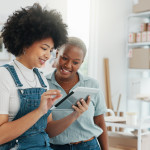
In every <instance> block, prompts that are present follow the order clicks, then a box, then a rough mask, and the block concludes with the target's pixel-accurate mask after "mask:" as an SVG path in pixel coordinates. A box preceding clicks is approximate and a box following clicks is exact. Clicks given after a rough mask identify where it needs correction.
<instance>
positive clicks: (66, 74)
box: [56, 45, 84, 80]
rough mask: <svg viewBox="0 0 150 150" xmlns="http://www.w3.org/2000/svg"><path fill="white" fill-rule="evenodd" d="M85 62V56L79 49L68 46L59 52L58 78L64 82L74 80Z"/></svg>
mask: <svg viewBox="0 0 150 150" xmlns="http://www.w3.org/2000/svg"><path fill="white" fill-rule="evenodd" d="M83 60H84V54H83V51H82V50H81V49H80V48H79V47H76V46H72V45H67V46H66V47H65V48H64V49H61V50H59V51H58V62H57V72H56V76H57V77H58V78H60V79H64V80H71V79H73V78H74V77H75V75H76V74H77V71H78V69H79V68H80V66H81V64H82V62H83Z"/></svg>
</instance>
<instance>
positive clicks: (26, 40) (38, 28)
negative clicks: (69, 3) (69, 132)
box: [0, 3, 88, 150]
mask: <svg viewBox="0 0 150 150" xmlns="http://www.w3.org/2000/svg"><path fill="white" fill-rule="evenodd" d="M1 37H2V38H3V42H4V45H5V47H6V49H7V51H8V52H10V53H11V54H13V55H15V56H16V59H15V60H13V61H12V62H10V63H9V64H5V65H3V66H1V67H0V150H12V149H13V150H14V149H15V150H16V149H19V150H51V148H50V144H49V137H48V134H47V133H46V131H45V129H46V127H47V125H48V126H49V128H51V124H50V120H51V119H49V118H51V110H50V108H51V107H52V105H53V103H54V102H55V101H56V100H57V99H58V98H60V97H61V96H62V95H61V93H60V91H59V90H54V89H53V90H49V86H48V83H47V80H46V79H45V77H44V76H43V75H42V74H41V73H40V72H39V71H38V69H37V68H41V67H42V66H43V65H44V64H45V62H46V61H47V60H48V59H49V58H50V56H51V52H52V51H53V49H56V48H58V47H59V46H61V45H62V44H64V43H66V41H67V26H66V24H64V23H63V21H62V18H61V15H60V14H59V13H58V12H57V11H55V10H50V11H49V10H46V9H45V8H42V7H41V6H40V5H39V4H37V3H36V4H34V5H33V6H30V7H26V8H22V9H21V10H18V11H15V12H14V13H13V15H12V16H10V17H9V18H8V20H7V22H6V23H5V24H4V27H3V29H2V35H1ZM73 108H74V109H75V111H74V112H73V113H72V114H70V115H69V116H67V117H65V118H63V119H61V120H57V121H56V122H54V123H56V124H60V126H56V127H55V128H53V132H55V131H56V133H57V134H60V133H61V132H62V131H64V130H65V129H66V128H67V127H68V126H69V125H70V124H71V123H72V122H73V121H74V120H76V119H77V118H78V117H79V116H80V115H81V114H82V113H83V112H84V111H86V110H87V108H88V104H85V105H84V106H82V107H80V108H77V106H73ZM58 131H59V132H58ZM48 132H49V134H51V132H50V131H48Z"/></svg>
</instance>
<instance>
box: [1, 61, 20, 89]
mask: <svg viewBox="0 0 150 150" xmlns="http://www.w3.org/2000/svg"><path fill="white" fill-rule="evenodd" d="M1 67H5V68H6V69H7V70H8V71H9V72H10V74H11V76H12V78H13V79H14V82H15V84H16V86H17V87H22V86H23V84H22V83H21V82H20V80H19V78H18V75H17V73H16V70H15V68H14V66H12V65H9V64H5V65H3V66H1Z"/></svg>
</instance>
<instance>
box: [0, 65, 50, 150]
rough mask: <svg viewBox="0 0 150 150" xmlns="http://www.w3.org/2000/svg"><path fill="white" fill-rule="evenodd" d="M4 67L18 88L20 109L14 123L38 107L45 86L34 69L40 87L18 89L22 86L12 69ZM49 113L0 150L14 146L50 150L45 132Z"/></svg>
mask: <svg viewBox="0 0 150 150" xmlns="http://www.w3.org/2000/svg"><path fill="white" fill-rule="evenodd" d="M4 67H6V68H7V69H8V71H9V72H10V74H11V76H12V78H13V79H14V82H15V84H16V86H17V87H18V95H19V98H20V109H19V111H18V113H17V115H16V116H15V118H14V119H13V121H14V120H17V119H19V118H21V117H22V116H24V115H26V114H28V113H29V112H31V111H33V110H34V109H36V108H38V107H39V105H40V100H41V95H42V94H43V93H44V92H45V91H46V89H44V88H45V87H46V85H45V84H44V81H43V80H42V78H41V76H40V73H39V72H38V70H37V69H35V70H34V72H35V73H36V75H37V76H38V79H39V81H40V83H41V86H42V87H41V88H28V89H19V87H21V86H22V84H21V82H20V80H19V78H18V76H17V73H16V71H15V69H14V67H13V66H10V65H5V66H4ZM50 113H51V111H48V112H47V114H45V115H44V116H42V117H41V118H40V119H39V120H38V121H37V122H36V123H35V124H34V125H33V126H32V127H31V128H30V129H28V130H27V131H26V132H24V133H23V134H22V135H21V136H19V137H18V138H17V139H14V140H13V141H10V142H8V143H6V144H3V145H1V146H0V150H9V149H11V148H13V147H14V146H15V147H17V148H16V149H18V150H52V149H51V148H50V144H49V137H48V135H47V134H46V132H45V128H46V126H47V117H48V116H49V114H50Z"/></svg>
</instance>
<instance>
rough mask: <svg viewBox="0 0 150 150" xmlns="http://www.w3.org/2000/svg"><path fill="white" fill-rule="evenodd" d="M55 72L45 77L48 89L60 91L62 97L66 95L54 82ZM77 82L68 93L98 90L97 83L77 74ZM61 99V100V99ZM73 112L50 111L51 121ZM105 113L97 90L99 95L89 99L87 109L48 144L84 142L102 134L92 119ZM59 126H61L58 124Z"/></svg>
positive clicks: (100, 92)
mask: <svg viewBox="0 0 150 150" xmlns="http://www.w3.org/2000/svg"><path fill="white" fill-rule="evenodd" d="M55 72H56V70H55V71H54V72H53V73H52V74H49V75H47V76H46V78H47V80H48V83H49V86H50V89H58V90H61V93H62V95H63V97H65V96H66V95H67V94H66V92H65V91H64V90H63V89H62V87H61V86H60V85H59V84H58V83H57V81H56V80H55ZM78 75H79V82H78V83H77V84H76V85H75V86H74V87H73V88H72V89H71V90H70V92H71V91H72V90H73V89H75V88H76V87H91V88H99V84H98V81H97V80H95V79H93V78H91V77H88V76H83V75H82V74H81V73H79V72H78ZM61 99H62V98H61ZM72 112H73V110H69V109H68V110H65V109H54V110H53V111H52V116H53V120H59V119H61V118H64V117H65V116H67V115H69V114H70V113H72ZM105 112H106V105H105V99H104V95H103V92H102V90H101V89H100V90H99V93H98V94H96V95H95V96H94V97H91V102H90V105H89V108H88V110H87V111H86V112H84V113H83V114H82V115H81V116H80V117H79V118H78V119H77V120H76V121H75V122H74V123H73V124H71V125H70V126H69V127H68V128H67V129H66V130H65V131H64V132H63V133H61V134H59V135H57V136H56V137H53V138H51V139H50V142H51V143H53V144H60V145H62V144H68V143H72V142H78V141H84V140H87V139H90V138H91V137H93V136H95V137H98V136H99V135H101V134H102V132H103V130H102V129H101V128H100V127H99V126H97V125H96V124H94V120H93V117H94V116H98V115H101V114H104V113H105ZM60 125H61V124H60Z"/></svg>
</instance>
